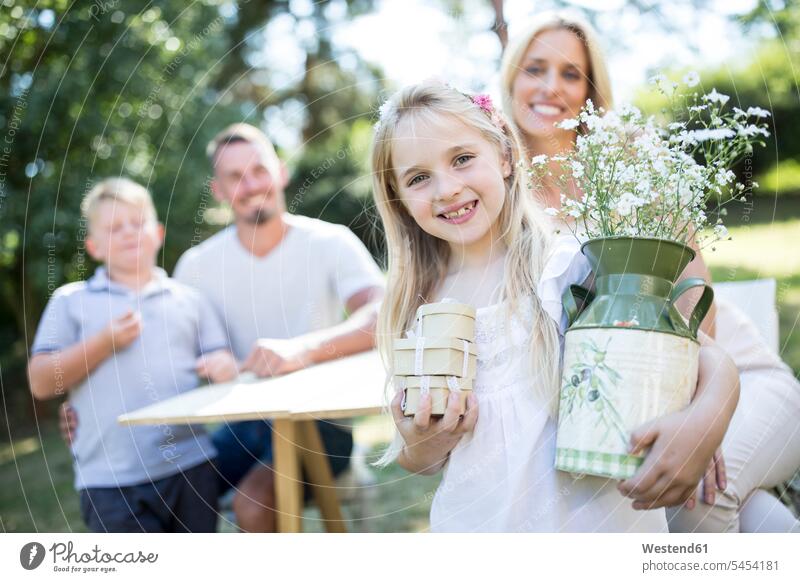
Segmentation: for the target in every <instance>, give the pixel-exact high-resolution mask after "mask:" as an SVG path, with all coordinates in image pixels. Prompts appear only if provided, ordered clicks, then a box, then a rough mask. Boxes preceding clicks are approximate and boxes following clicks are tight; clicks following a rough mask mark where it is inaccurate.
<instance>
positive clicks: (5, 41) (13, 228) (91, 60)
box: [0, 0, 381, 406]
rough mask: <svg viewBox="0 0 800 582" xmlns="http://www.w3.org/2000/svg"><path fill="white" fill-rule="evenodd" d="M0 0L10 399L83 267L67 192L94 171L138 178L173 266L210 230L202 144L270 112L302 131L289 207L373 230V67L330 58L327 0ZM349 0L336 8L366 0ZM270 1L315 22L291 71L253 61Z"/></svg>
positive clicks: (0, 227) (78, 189) (350, 9)
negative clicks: (55, 306) (51, 306)
mask: <svg viewBox="0 0 800 582" xmlns="http://www.w3.org/2000/svg"><path fill="white" fill-rule="evenodd" d="M0 3H2V9H0V370H1V371H2V374H3V378H4V379H5V380H6V381H7V382H8V381H10V384H11V385H12V386H14V387H15V393H18V395H19V396H20V397H23V396H25V394H24V392H25V391H24V390H23V391H21V392H18V391H17V390H16V389H17V388H23V387H24V379H23V378H24V376H23V373H22V371H23V367H24V363H25V357H26V352H27V346H28V345H29V344H30V342H31V341H32V339H33V334H34V332H35V329H36V323H37V321H38V318H39V314H40V313H41V310H42V308H43V307H44V304H45V303H46V301H47V299H48V297H49V296H50V294H51V293H52V291H53V290H55V289H56V288H57V287H59V286H60V285H62V284H64V283H66V282H68V281H72V280H77V279H82V278H85V277H87V276H88V275H89V274H90V273H91V271H92V270H93V267H94V266H93V264H92V263H91V261H90V260H89V258H88V257H87V255H86V253H85V250H84V245H83V240H84V239H85V236H86V225H85V224H83V222H82V220H81V217H80V212H79V206H80V200H81V198H82V197H83V195H84V194H85V193H86V192H87V191H88V189H89V188H91V186H92V185H93V184H94V183H96V182H97V181H99V180H100V179H102V178H105V177H108V176H117V175H126V176H129V177H131V178H133V179H135V180H137V181H139V182H141V183H143V184H145V185H147V186H148V187H149V188H150V190H151V192H152V193H153V196H154V200H155V204H156V208H157V210H158V213H159V217H160V219H161V221H162V222H163V223H164V224H165V225H166V232H167V236H166V240H165V244H164V248H163V254H162V257H161V261H162V263H163V265H164V266H165V267H166V268H167V269H171V268H172V266H173V265H174V264H175V262H176V261H177V259H178V257H179V256H180V254H181V253H182V252H184V251H185V250H186V249H187V248H189V247H190V246H192V245H194V244H197V243H199V242H200V241H201V240H203V239H204V238H206V237H207V236H208V235H209V234H210V233H211V232H212V231H213V230H214V229H215V228H216V227H215V226H214V225H212V224H209V216H210V214H213V213H207V212H206V211H207V210H211V209H214V207H215V206H216V203H215V201H214V200H213V196H212V195H211V192H210V189H209V187H208V180H209V178H210V167H209V165H208V162H207V160H206V158H205V151H204V150H205V145H206V143H207V142H208V141H209V140H210V139H211V138H212V137H213V135H215V134H216V133H217V132H218V131H219V130H220V129H222V128H223V127H224V126H226V125H228V124H229V123H233V122H237V121H247V122H249V123H252V124H254V125H259V126H263V125H266V126H267V127H269V126H270V123H269V122H270V121H271V120H272V119H275V118H278V119H279V120H280V121H281V122H283V123H284V125H286V126H287V127H289V128H290V130H294V131H296V132H297V133H298V134H301V135H302V138H303V140H302V144H303V145H302V147H301V148H299V149H298V153H297V155H296V156H294V157H290V158H288V159H287V161H288V163H289V165H290V166H291V167H292V168H293V176H294V179H293V181H292V184H291V186H290V189H289V190H288V191H287V198H288V200H287V202H288V203H289V204H290V207H291V210H292V211H294V212H300V213H304V214H308V215H311V216H319V217H321V218H324V219H326V220H331V221H333V222H340V223H343V224H347V225H349V226H351V228H353V230H355V231H356V232H357V233H358V234H360V235H361V236H362V238H364V239H365V240H366V241H367V242H370V240H371V239H370V237H369V234H370V233H372V232H373V230H372V224H373V222H374V217H373V216H372V215H368V214H366V213H365V208H368V206H369V201H370V196H369V192H370V185H369V180H368V179H365V178H363V177H364V176H366V175H368V172H366V166H365V163H366V158H367V151H368V141H369V136H370V134H371V131H370V130H371V121H370V118H371V116H372V111H373V109H374V107H375V103H376V101H377V94H378V92H379V91H380V90H381V84H380V82H378V81H377V79H379V78H380V75H379V72H378V71H375V70H373V69H371V68H370V67H368V66H366V65H365V64H363V63H362V62H361V61H360V60H359V59H358V58H357V57H355V55H346V56H347V57H348V59H345V61H346V62H347V63H348V66H347V68H346V69H345V68H343V67H342V66H341V65H340V62H339V60H340V59H339V57H340V56H342V55H341V54H340V53H339V52H337V51H336V49H335V47H333V46H332V43H331V38H330V37H331V35H332V33H333V28H334V27H333V26H332V25H331V23H330V22H328V20H329V18H330V16H329V14H330V11H327V7H328V5H329V4H330V2H328V1H322V2H317V3H314V5H313V8H312V9H311V10H310V11H308V13H307V14H306V13H305V12H306V11H307V10H306V8H307V7H303V6H300V5H299V4H298V5H297V6H296V7H295V6H292V7H290V5H289V3H286V2H283V1H270V0H248V1H247V2H244V1H243V2H240V3H236V4H230V3H220V2H219V1H218V0H199V1H195V2H192V3H190V4H184V3H181V2H167V1H159V0H156V1H136V2H125V3H123V2H120V1H119V0H95V1H94V2H86V3H70V2H66V1H63V0H39V1H34V0H2V1H0ZM345 5H346V10H345V12H344V13H341V12H339V16H338V17H337V18H338V19H340V20H342V19H347V18H349V17H352V16H353V15H357V14H360V13H362V12H364V11H365V10H368V9H369V8H370V7H371V1H370V0H348V1H347V2H345ZM290 8H292V9H296V10H298V11H302V12H303V14H302V15H299V14H293V13H292V12H291V10H290ZM334 12H335V11H334ZM279 15H283V16H289V17H290V20H291V21H292V22H293V23H294V26H295V27H303V26H305V27H306V29H307V28H308V26H309V25H310V26H313V28H314V30H316V31H317V34H316V35H315V36H314V38H313V42H312V41H308V40H306V41H303V40H299V39H298V40H297V43H298V47H299V48H300V49H301V50H302V51H304V52H305V54H306V59H305V64H304V66H303V67H302V69H301V71H299V73H300V74H298V75H295V76H290V77H288V81H280V79H281V78H284V79H285V78H287V76H286V74H285V72H284V73H283V77H281V75H280V74H278V73H280V72H276V71H275V70H272V69H271V68H270V66H268V65H263V64H260V63H259V58H260V55H262V54H263V53H264V46H265V43H266V42H268V40H269V39H268V36H267V34H266V32H267V31H268V30H269V29H268V25H269V24H270V22H271V20H272V19H274V18H275V17H277V16H279ZM372 240H374V237H373V239H372ZM371 247H372V248H373V250H374V251H375V252H376V253H379V252H380V245H379V244H372V245H371ZM26 406H28V405H26Z"/></svg>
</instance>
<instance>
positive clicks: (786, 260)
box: [703, 219, 800, 374]
mask: <svg viewBox="0 0 800 582" xmlns="http://www.w3.org/2000/svg"><path fill="white" fill-rule="evenodd" d="M730 232H731V236H732V238H733V240H731V241H724V242H721V243H719V244H717V245H716V251H710V250H706V251H704V253H703V256H704V257H705V259H706V262H707V263H708V265H709V267H710V268H711V274H712V277H713V279H714V280H715V281H743V280H748V279H761V278H768V277H772V278H774V279H775V280H776V281H777V297H776V305H777V308H778V320H779V324H780V344H779V345H780V352H781V357H782V358H783V359H784V360H785V361H786V363H788V364H789V365H790V366H791V367H792V369H793V370H794V371H795V374H800V327H799V324H800V250H799V249H800V219H794V220H788V221H785V222H775V223H772V224H757V225H752V226H750V225H745V226H740V227H736V228H732V229H731V231H730Z"/></svg>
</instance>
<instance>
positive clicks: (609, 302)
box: [531, 75, 769, 479]
mask: <svg viewBox="0 0 800 582" xmlns="http://www.w3.org/2000/svg"><path fill="white" fill-rule="evenodd" d="M697 82H698V78H697V76H696V75H690V76H687V78H686V79H685V83H686V84H687V85H689V86H690V87H691V86H694V85H696V84H697ZM656 84H657V86H658V87H659V89H660V90H661V91H662V92H663V93H664V94H665V95H666V96H667V97H668V99H669V104H670V107H671V108H672V112H671V121H670V122H664V123H658V122H657V121H656V120H655V118H653V117H648V118H645V117H644V116H643V115H642V113H641V112H640V111H639V110H638V109H636V108H634V107H630V106H626V107H622V108H620V109H619V110H616V111H608V112H605V111H603V110H595V108H594V106H593V105H592V103H591V102H587V103H586V106H585V107H584V108H583V109H582V110H581V112H580V114H579V115H578V117H577V118H576V119H569V120H566V121H563V122H561V123H560V124H559V125H560V127H562V128H564V129H567V130H572V131H575V132H576V133H577V134H578V135H577V140H576V145H575V148H574V149H573V150H572V151H570V152H567V153H564V154H562V155H557V156H553V157H548V156H538V157H536V158H534V159H533V160H532V170H531V171H532V174H533V175H534V176H535V177H545V176H547V175H550V176H553V175H554V174H555V175H556V176H557V177H556V180H560V182H561V185H562V191H563V192H568V193H570V194H572V195H571V196H567V195H562V200H561V202H562V207H561V208H560V209H548V211H549V212H550V214H553V215H559V216H561V217H562V218H565V219H567V218H570V219H574V220H567V224H568V225H569V228H570V229H571V230H572V231H573V233H574V234H575V235H576V236H577V237H579V238H581V239H583V238H586V239H588V240H586V242H584V243H583V245H582V247H581V250H582V252H583V254H584V255H585V256H586V258H587V260H588V261H589V263H590V264H591V266H592V271H593V272H594V274H595V279H594V287H593V288H592V289H587V288H583V287H580V286H578V285H571V286H570V288H569V289H568V290H567V292H566V293H565V294H564V296H563V298H562V301H563V304H564V309H565V312H566V314H567V320H568V322H569V328H568V329H567V331H566V333H565V339H564V358H563V374H562V382H561V392H560V401H559V422H558V432H557V439H556V463H555V465H556V468H558V469H560V470H562V471H568V472H571V473H580V474H590V475H601V476H605V477H612V478H615V479H626V478H628V477H630V476H631V475H633V474H634V473H635V472H636V471H637V470H638V468H639V467H640V466H641V464H642V461H643V455H642V454H637V455H631V454H630V453H629V450H628V443H629V439H630V432H631V431H632V430H635V429H636V428H637V427H639V426H642V425H643V424H644V423H647V422H650V421H651V420H653V419H655V418H658V417H661V416H664V415H667V414H671V413H673V412H677V411H679V410H682V409H684V408H685V407H686V406H687V405H688V403H689V402H690V400H691V396H692V393H693V392H694V389H695V387H696V384H697V372H698V356H699V349H700V348H699V346H700V344H699V342H698V340H697V338H698V333H699V329H700V324H701V322H702V321H703V318H704V317H705V316H706V314H707V313H708V310H709V308H710V307H711V302H712V301H713V290H712V288H711V287H710V286H709V285H708V284H707V282H706V281H705V280H704V279H702V278H700V277H689V278H685V279H683V280H680V276H681V273H682V272H683V271H684V269H685V268H686V266H687V265H688V264H689V262H690V261H691V260H692V259H693V258H694V257H695V251H694V250H693V249H692V248H691V246H690V243H691V242H692V241H693V239H695V240H696V241H697V243H698V244H707V243H708V241H709V239H710V240H711V241H714V240H718V239H720V238H726V237H727V232H726V230H725V227H724V226H723V224H722V218H721V215H723V214H724V210H725V209H724V208H723V207H724V205H725V204H727V203H728V202H730V201H732V200H734V199H737V198H741V197H742V196H743V195H744V194H745V192H746V191H747V188H746V187H745V186H744V185H743V184H741V183H738V182H737V180H736V175H735V174H734V173H733V171H732V170H731V168H732V167H733V165H734V164H735V163H736V162H737V161H738V160H739V159H741V158H742V157H743V156H745V155H747V154H748V152H752V148H753V145H754V144H755V143H759V142H760V141H761V139H762V138H763V137H766V136H768V135H769V132H768V131H767V129H766V127H765V126H764V124H763V123H762V121H761V120H763V118H765V117H767V116H768V115H769V114H768V113H767V112H766V111H764V110H763V109H759V108H755V107H751V108H749V109H748V110H746V111H744V110H742V109H738V108H733V109H732V110H731V111H727V110H726V109H725V105H726V103H727V102H728V100H729V99H728V97H727V96H725V95H722V94H720V93H719V92H717V91H716V90H712V91H711V92H710V93H707V94H705V95H702V96H698V95H697V94H696V93H692V94H688V95H687V94H680V93H679V92H678V91H677V85H668V86H667V85H666V83H665V80H664V79H663V78H659V79H657V80H656ZM712 206H713V207H714V210H713V212H714V213H716V215H717V216H716V220H710V219H709V217H708V216H707V214H706V213H707V212H708V209H709V207H712ZM579 231H583V232H580V234H579ZM690 290H702V294H701V295H700V298H699V299H698V300H697V301H696V302H695V304H694V307H693V308H692V310H691V312H689V313H688V314H687V316H686V317H684V315H683V314H682V313H681V312H679V310H678V308H677V302H678V301H679V300H680V298H681V297H682V296H683V295H684V294H685V293H687V292H688V291H690Z"/></svg>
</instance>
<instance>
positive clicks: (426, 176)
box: [392, 115, 511, 256]
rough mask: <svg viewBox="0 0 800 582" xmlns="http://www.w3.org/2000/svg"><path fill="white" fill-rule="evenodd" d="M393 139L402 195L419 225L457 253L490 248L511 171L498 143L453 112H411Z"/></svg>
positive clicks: (398, 188)
mask: <svg viewBox="0 0 800 582" xmlns="http://www.w3.org/2000/svg"><path fill="white" fill-rule="evenodd" d="M392 141H393V146H392V172H393V174H394V180H395V183H396V185H397V191H398V195H399V198H400V201H401V202H402V203H403V206H404V207H405V208H406V210H407V211H408V213H409V214H410V215H411V217H412V218H413V219H414V221H415V222H416V223H417V224H418V225H419V227H420V228H422V229H423V230H424V231H425V232H427V233H428V234H430V235H431V236H435V237H436V238H439V239H442V240H445V241H447V242H448V243H449V244H450V247H451V248H452V249H453V251H454V253H455V254H457V255H459V256H464V255H468V254H470V253H480V252H483V251H485V250H486V249H487V248H491V245H493V244H494V243H495V242H496V241H495V240H494V237H495V228H494V226H495V223H496V222H497V220H498V217H499V216H500V211H501V210H502V208H503V203H504V201H505V195H506V184H505V178H507V177H508V176H509V175H510V174H511V166H510V164H509V162H508V161H507V160H505V159H503V157H502V156H501V154H500V152H499V151H498V149H497V147H496V146H495V144H493V143H491V142H489V141H488V140H487V139H486V138H485V137H484V136H483V135H482V134H481V133H480V132H479V131H478V130H477V129H474V128H472V127H469V126H467V125H466V124H464V123H463V122H461V121H459V120H458V119H457V118H455V117H452V116H449V115H441V116H437V117H433V118H432V119H431V118H428V119H420V118H415V117H414V116H410V117H407V118H406V119H404V120H402V121H401V122H400V124H399V126H398V127H397V131H396V133H395V135H394V137H393V140H392Z"/></svg>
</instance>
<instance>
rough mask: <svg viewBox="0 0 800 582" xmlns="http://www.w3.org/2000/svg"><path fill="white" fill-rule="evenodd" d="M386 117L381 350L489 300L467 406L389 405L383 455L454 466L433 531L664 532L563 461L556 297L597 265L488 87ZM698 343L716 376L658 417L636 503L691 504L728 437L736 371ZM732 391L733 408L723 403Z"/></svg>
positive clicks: (381, 165)
mask: <svg viewBox="0 0 800 582" xmlns="http://www.w3.org/2000/svg"><path fill="white" fill-rule="evenodd" d="M381 111H382V114H381V118H380V121H379V123H378V128H377V130H376V134H375V139H374V143H373V150H372V171H373V186H374V195H375V202H376V206H377V207H378V210H379V212H380V215H381V219H382V221H383V225H384V228H385V232H386V237H387V243H388V244H387V248H388V249H389V263H388V280H387V294H386V298H385V300H384V302H383V304H382V307H381V312H380V316H379V323H378V338H379V348H380V350H381V354H382V356H383V358H384V361H385V362H386V363H387V368H388V370H389V373H390V374H391V373H392V370H391V359H392V358H391V348H392V341H393V340H394V339H396V338H399V337H401V336H402V335H403V333H404V331H405V330H407V329H409V328H410V327H411V325H412V319H413V317H414V315H415V312H416V310H417V308H418V307H419V306H420V305H421V304H422V303H426V302H431V301H438V300H441V299H443V298H445V297H449V298H453V299H456V300H458V301H461V302H465V303H470V304H472V305H475V306H476V307H477V320H476V344H477V349H478V366H477V374H476V378H475V383H474V389H473V393H472V394H471V395H470V396H469V398H468V400H467V409H466V413H465V414H464V415H463V416H461V415H459V412H460V411H459V410H458V398H457V397H455V395H454V396H453V397H451V400H450V401H449V405H448V408H447V411H446V412H445V414H444V416H443V417H442V418H441V419H433V418H431V414H430V411H431V400H430V396H429V395H427V396H424V397H423V398H422V399H421V403H420V408H419V410H418V411H417V413H416V415H415V416H414V417H405V416H404V415H403V412H402V411H401V405H400V402H401V396H402V392H398V394H397V395H396V397H395V398H394V400H393V401H392V405H391V408H392V413H393V416H394V420H395V424H396V425H397V428H398V432H399V436H398V438H397V439H396V440H395V443H394V444H393V446H392V447H390V449H389V450H388V451H387V453H386V455H385V456H384V458H383V459H382V461H383V462H384V463H388V462H390V461H392V460H394V459H397V461H398V463H399V464H400V465H401V466H403V467H404V468H406V469H407V470H409V471H412V472H415V473H423V474H434V473H437V472H438V471H440V470H444V477H443V479H442V482H441V484H440V486H439V489H438V490H437V492H436V496H435V498H434V500H433V505H432V509H431V529H433V530H434V531H459V532H461V531H665V529H666V516H665V513H664V511H663V509H653V510H652V511H635V510H634V509H633V508H632V507H631V504H630V501H629V500H627V499H625V498H624V497H623V496H622V494H621V493H620V492H619V491H618V490H617V488H616V486H615V485H616V484H615V482H613V481H611V480H608V479H602V478H598V477H585V478H583V479H575V478H573V477H572V476H571V475H568V474H566V473H562V472H560V471H556V470H555V469H554V468H553V460H554V457H555V416H554V413H555V410H554V408H555V404H556V403H557V396H558V380H559V367H560V357H561V353H560V339H561V334H562V333H563V324H564V318H563V317H562V315H563V314H562V309H561V303H560V297H561V293H562V292H563V291H564V289H565V288H566V286H567V285H569V284H571V283H577V282H582V281H584V280H585V279H586V277H587V276H588V275H589V268H588V264H587V263H586V262H585V260H584V259H583V257H582V255H580V253H578V252H577V245H576V244H575V243H574V242H572V241H567V240H566V239H562V240H561V241H559V242H556V241H553V240H551V237H550V235H549V231H550V225H549V223H548V221H547V219H546V217H545V215H544V213H543V211H542V209H541V208H540V206H539V205H538V204H536V203H535V202H534V200H533V196H532V195H531V193H530V191H529V190H528V189H527V188H526V186H525V182H526V180H525V176H524V175H521V171H520V167H519V161H520V156H521V155H522V150H521V147H520V144H519V142H518V140H517V138H516V135H515V132H514V131H513V130H512V129H511V128H510V126H509V124H508V123H507V122H506V121H505V120H504V118H503V116H502V114H501V113H500V112H499V111H496V110H495V108H494V106H493V105H492V103H491V101H490V100H489V98H488V97H487V96H485V95H476V96H469V95H465V94H463V93H461V92H459V91H457V90H455V89H453V88H451V87H448V86H446V85H442V84H438V83H423V84H419V85H414V86H411V87H407V88H405V89H403V90H402V91H400V92H399V93H398V94H397V95H395V96H394V97H393V98H392V99H391V100H389V102H388V103H387V104H386V105H385V106H384V107H382V108H381ZM701 353H702V356H701V362H702V363H701V368H702V373H701V376H702V378H703V379H704V380H703V381H702V382H701V383H700V385H699V386H698V394H699V396H698V397H697V398H696V399H695V401H694V402H693V404H692V406H691V407H690V408H691V411H688V410H687V411H684V412H682V413H679V414H678V415H675V416H673V417H666V418H665V419H663V420H662V421H659V422H657V423H656V424H657V427H656V432H657V433H658V435H659V436H658V438H657V439H656V440H655V442H654V444H653V446H652V449H651V451H650V453H649V455H648V457H647V460H646V464H647V465H648V467H650V468H652V471H651V472H652V473H654V474H655V473H662V472H663V474H664V475H665V479H664V480H663V481H658V482H656V481H653V482H651V483H649V484H642V487H641V488H640V489H639V490H638V491H637V492H636V493H635V495H634V497H636V498H637V503H640V502H645V501H642V500H647V501H646V503H648V504H649V505H651V506H653V507H658V506H660V505H663V504H665V503H668V502H670V501H673V502H677V501H683V500H684V499H685V497H686V496H688V494H690V493H691V491H692V490H693V488H694V483H696V480H697V479H698V478H699V476H700V475H701V474H702V472H703V470H704V468H705V466H706V465H707V463H708V460H709V459H710V457H711V455H712V454H713V452H714V450H715V449H716V447H717V446H718V444H719V442H720V441H721V440H722V436H723V434H724V432H725V428H726V427H727V423H728V419H729V416H728V415H729V414H732V413H733V408H734V406H735V402H736V392H737V390H738V386H737V381H736V371H735V368H734V366H733V363H732V362H731V361H730V359H729V358H727V357H725V356H724V353H723V352H722V350H719V349H717V348H714V347H713V346H711V347H703V348H702V349H701ZM712 370H718V375H717V376H716V377H715V378H714V382H713V383H712V382H709V381H708V380H710V372H711V371H712ZM720 401H723V402H728V403H729V404H730V405H729V406H728V407H727V409H726V408H725V407H723V409H722V410H721V411H720V409H719V407H718V405H717V403H718V402H720ZM720 412H721V414H720ZM686 414H697V415H698V416H700V417H702V418H704V419H705V422H707V423H708V426H709V432H708V433H707V435H705V438H701V439H700V440H701V446H700V447H699V448H698V447H696V446H695V445H696V444H697V442H698V441H697V437H696V435H687V434H686V433H685V431H682V430H681V429H680V426H681V424H682V423H684V422H687V419H686V417H685V415H686ZM671 459H680V462H677V463H671V461H670V460H671ZM666 483H669V486H666V487H665V485H666Z"/></svg>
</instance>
